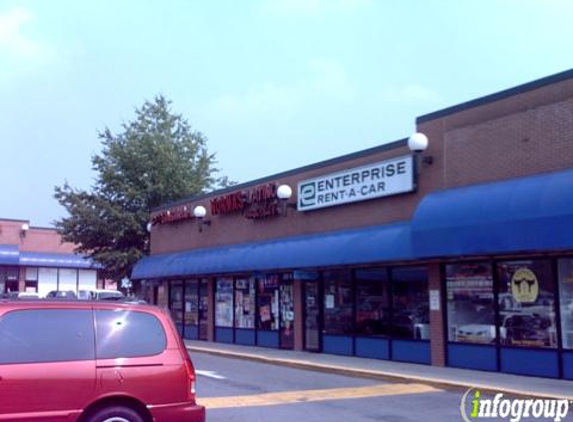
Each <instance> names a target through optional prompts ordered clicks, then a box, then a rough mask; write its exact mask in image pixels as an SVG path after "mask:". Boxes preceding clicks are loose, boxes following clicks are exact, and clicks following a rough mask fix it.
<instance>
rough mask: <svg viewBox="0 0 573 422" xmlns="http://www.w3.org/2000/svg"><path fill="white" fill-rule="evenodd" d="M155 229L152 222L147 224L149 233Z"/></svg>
mask: <svg viewBox="0 0 573 422" xmlns="http://www.w3.org/2000/svg"><path fill="white" fill-rule="evenodd" d="M152 228H153V224H152V223H151V221H150V222H149V223H147V226H146V229H147V233H151V229H152Z"/></svg>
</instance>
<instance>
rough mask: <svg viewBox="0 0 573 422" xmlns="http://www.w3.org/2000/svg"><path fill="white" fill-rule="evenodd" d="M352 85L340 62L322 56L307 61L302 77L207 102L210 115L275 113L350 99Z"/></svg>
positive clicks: (272, 114)
mask: <svg viewBox="0 0 573 422" xmlns="http://www.w3.org/2000/svg"><path fill="white" fill-rule="evenodd" d="M354 95H355V89H354V86H353V84H352V83H351V81H350V79H349V78H348V76H347V74H346V72H345V70H344V68H343V66H342V65H340V63H338V62H336V61H333V60H328V59H324V58H318V59H315V60H312V61H311V62H309V63H308V65H307V71H306V76H305V77H304V78H303V79H301V80H295V81H291V82H288V83H287V82H285V83H283V84H280V83H275V82H273V83H269V82H267V83H263V84H260V85H255V86H253V87H251V88H250V89H249V90H247V92H245V93H242V94H241V93H233V94H225V95H222V96H220V97H218V98H215V99H214V100H213V101H211V103H210V104H209V105H208V106H207V111H208V113H209V114H211V115H212V116H219V117H223V116H225V117H226V118H232V119H237V118H246V117H254V116H257V117H261V116H274V115H277V114H288V113H291V112H296V111H300V110H303V109H304V108H306V107H308V104H309V103H313V104H316V102H317V101H318V102H319V103H324V102H332V101H339V102H344V101H347V100H351V99H352V98H353V97H354Z"/></svg>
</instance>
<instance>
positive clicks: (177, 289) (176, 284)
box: [169, 281, 183, 324]
mask: <svg viewBox="0 0 573 422" xmlns="http://www.w3.org/2000/svg"><path fill="white" fill-rule="evenodd" d="M169 309H170V310H171V317H172V318H173V322H175V324H181V323H182V322H183V282H182V281H172V282H171V286H170V297H169Z"/></svg>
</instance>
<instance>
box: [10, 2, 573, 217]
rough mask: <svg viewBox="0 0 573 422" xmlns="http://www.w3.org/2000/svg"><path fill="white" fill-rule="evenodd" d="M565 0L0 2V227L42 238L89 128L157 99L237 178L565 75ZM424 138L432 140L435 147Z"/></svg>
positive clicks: (568, 29) (396, 133) (572, 35)
mask: <svg viewBox="0 0 573 422" xmlns="http://www.w3.org/2000/svg"><path fill="white" fill-rule="evenodd" d="M572 18H573V2H571V1H569V0H495V1H494V0H481V1H478V0H460V1H454V0H432V1H428V0H404V1H396V0H394V1H390V0H378V1H377V0H227V1H223V0H210V1H192V0H189V1H176V0H162V1H155V0H149V1H141V0H139V1H129V0H122V1H106V0H101V1H97V2H96V1H90V2H87V1H85V2H78V1H59V0H50V1H25V0H23V1H10V0H2V2H0V178H1V180H2V183H1V184H0V217H4V218H22V219H29V220H31V222H32V225H37V226H49V225H51V223H52V221H54V220H55V219H58V218H60V217H62V216H63V215H64V210H63V209H62V208H61V207H60V206H59V204H58V203H57V202H56V201H55V199H53V187H54V186H55V185H61V184H62V183H63V182H64V181H65V180H67V181H68V182H69V183H70V184H71V185H72V186H75V187H78V188H89V187H90V186H91V184H92V183H93V177H94V173H93V172H92V170H91V161H90V159H91V156H92V155H93V154H95V153H98V152H99V151H100V144H99V140H98V138H97V131H98V130H101V129H103V128H104V127H106V126H108V127H110V128H111V129H112V130H113V131H118V130H120V125H121V123H122V122H123V121H127V120H130V119H132V118H133V116H134V113H133V111H134V108H135V107H137V106H140V105H141V104H142V103H143V101H144V100H146V99H151V98H153V97H154V96H155V95H156V94H158V93H163V94H164V95H166V96H167V97H168V98H170V99H171V100H173V109H174V111H176V112H179V113H182V114H183V115H184V116H185V117H186V118H187V119H188V120H189V122H190V123H191V125H192V126H193V127H194V128H195V129H196V130H200V131H201V132H203V133H204V134H205V135H206V136H207V137H208V140H209V141H208V142H209V143H208V145H209V150H210V151H211V152H215V153H216V155H217V159H218V166H219V167H220V168H221V170H222V174H226V175H228V176H229V177H230V178H231V179H233V180H236V181H239V182H244V181H248V180H252V179H256V178H259V177H263V176H266V175H270V174H273V173H277V172H280V171H284V170H289V169H292V168H296V167H299V166H303V165H306V164H311V163H313V162H317V161H321V160H325V159H328V158H332V157H336V156H339V155H343V154H346V153H350V152H354V151H358V150H361V149H365V148H369V147H373V146H376V145H380V144H383V143H386V142H391V141H394V140H396V139H400V138H403V137H407V136H408V135H409V134H410V133H411V132H412V131H413V130H414V122H415V117H416V116H418V115H421V114H425V113H428V112H432V111H435V110H438V109H441V108H444V107H448V106H451V105H455V104H457V103H460V102H464V101H467V100H471V99H473V98H476V97H479V96H483V95H487V94H490V93H493V92H496V91H499V90H502V89H506V88H510V87H512V86H515V85H518V84H521V83H525V82H529V81H531V80H534V79H538V78H540V77H544V76H548V75H550V74H553V73H557V72H560V71H563V70H567V69H569V68H571V67H573V60H572V59H573V56H572V54H571V40H573V25H571V19H572ZM430 142H431V140H430Z"/></svg>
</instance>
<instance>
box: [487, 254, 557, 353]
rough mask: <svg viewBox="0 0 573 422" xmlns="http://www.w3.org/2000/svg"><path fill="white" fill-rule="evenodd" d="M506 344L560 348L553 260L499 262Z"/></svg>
mask: <svg viewBox="0 0 573 422" xmlns="http://www.w3.org/2000/svg"><path fill="white" fill-rule="evenodd" d="M498 276H499V309H500V315H499V324H500V337H501V338H500V340H501V342H502V344H505V345H509V346H524V347H557V335H556V329H555V297H554V291H553V279H552V274H551V261H549V260H528V261H510V262H502V263H499V264H498Z"/></svg>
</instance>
